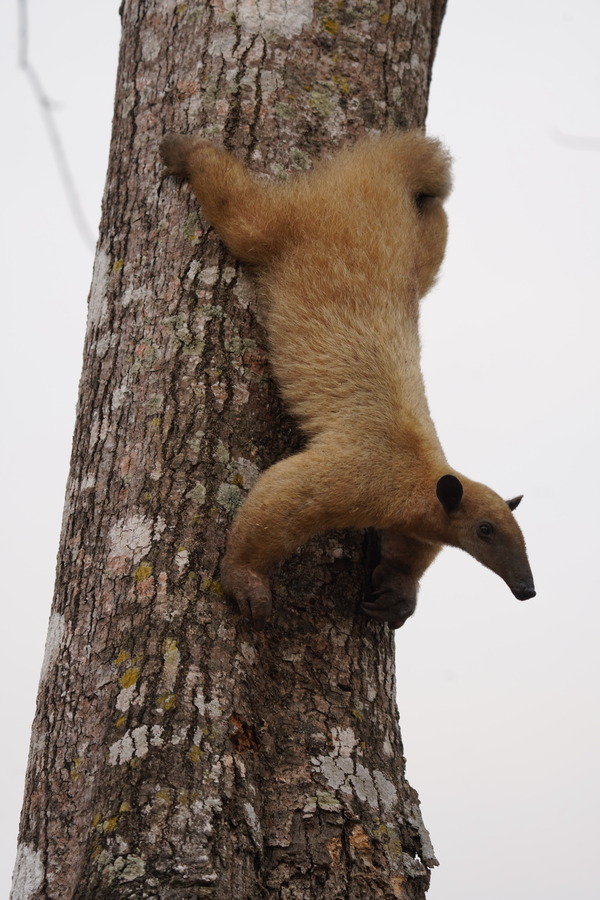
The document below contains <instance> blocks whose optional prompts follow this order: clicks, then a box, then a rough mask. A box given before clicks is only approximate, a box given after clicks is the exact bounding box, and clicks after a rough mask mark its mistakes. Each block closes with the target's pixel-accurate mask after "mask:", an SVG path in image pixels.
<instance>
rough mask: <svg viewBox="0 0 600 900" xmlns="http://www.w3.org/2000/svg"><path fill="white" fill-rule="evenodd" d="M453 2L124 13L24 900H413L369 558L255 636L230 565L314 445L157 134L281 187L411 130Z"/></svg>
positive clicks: (292, 578) (386, 636) (410, 802)
mask: <svg viewBox="0 0 600 900" xmlns="http://www.w3.org/2000/svg"><path fill="white" fill-rule="evenodd" d="M443 6H444V2H443V0H406V2H400V3H395V4H394V3H391V2H363V0H354V2H353V0H350V2H344V3H339V2H314V3H313V2H311V0H298V2H295V3H279V2H270V0H213V2H208V0H196V2H188V3H185V2H184V3H176V2H174V0H145V2H144V0H129V2H126V3H125V4H124V6H123V8H122V16H123V40H122V49H121V59H120V66H119V75H118V84H117V96H116V105H115V120H114V134H113V142H112V149H111V157H110V165H109V172H108V180H107V187H106V193H105V198H104V206H103V219H102V225H101V237H100V241H99V246H98V251H97V256H96V262H95V268H94V277H93V284H92V289H91V294H90V305H89V323H88V332H87V339H86V346H85V358H84V369H83V377H82V382H81V393H80V400H79V412H78V422H77V428H76V434H75V438H74V449H73V458H72V468H71V474H70V480H69V484H68V490H67V500H66V510H65V518H64V526H63V534H62V540H61V547H60V551H59V563H58V573H57V583H56V595H55V599H54V606H53V611H52V615H51V621H50V631H49V638H48V645H47V651H46V659H45V662H44V670H43V673H42V679H41V686H40V692H39V699H38V709H37V715H36V720H35V723H34V728H33V738H32V745H31V755H30V762H29V771H28V777H27V787H26V798H25V804H24V809H23V814H22V822H21V833H20V844H19V852H18V859H17V867H16V870H15V880H14V888H13V894H12V897H13V900H33V898H53V900H71V898H91V897H93V898H97V900H101V898H113V897H119V898H120V897H123V898H126V897H136V898H142V897H152V898H161V900H163V898H164V900H167V898H169V900H175V898H202V897H207V898H214V900H231V898H235V900H237V898H248V900H250V898H252V900H254V898H264V897H278V898H286V900H287V898H290V900H291V898H303V900H305V898H328V900H329V898H331V900H333V898H346V900H347V898H406V900H408V898H411V900H417V898H423V897H424V896H425V891H426V889H427V885H428V882H429V871H428V869H429V867H430V866H431V865H432V864H433V863H434V858H433V851H432V848H431V845H430V843H429V840H428V836H427V833H426V831H425V829H424V827H423V824H422V821H421V816H420V811H419V805H418V799H417V796H416V794H415V792H414V791H413V790H412V789H411V788H410V786H409V785H408V784H407V782H406V781H405V779H404V760H403V755H402V744H401V738H400V731H399V728H398V721H397V719H398V716H397V710H396V706H395V699H394V698H395V685H394V668H393V637H392V634H391V633H390V631H389V630H388V629H387V627H386V626H381V625H378V624H375V623H373V622H370V621H368V620H367V619H366V618H364V617H363V616H362V615H361V614H360V613H359V612H358V604H359V602H360V599H361V597H363V596H364V591H365V586H366V580H367V577H368V573H367V572H366V569H367V568H368V566H366V565H365V548H366V542H365V537H364V536H362V535H356V534H354V535H348V534H332V535H328V536H326V537H325V538H323V539H321V540H319V541H313V542H312V543H311V544H310V545H309V546H308V547H306V548H305V549H304V550H303V551H301V552H299V553H297V554H296V555H295V556H294V557H293V558H292V559H290V560H289V561H288V562H287V563H286V564H285V565H283V566H281V567H280V568H279V569H278V570H277V571H276V572H275V573H274V577H273V582H274V587H275V605H276V609H275V615H274V618H273V620H272V621H271V623H270V624H269V626H268V627H267V630H266V631H265V632H264V633H263V634H258V635H257V634H255V633H253V632H252V630H251V629H250V628H249V626H248V624H247V623H246V622H245V621H242V620H241V619H240V617H239V615H238V614H237V611H236V610H235V609H234V608H232V606H231V605H230V604H229V603H228V602H227V601H226V600H225V599H224V598H223V596H222V592H221V590H220V586H219V560H220V558H221V556H222V554H223V550H224V545H225V540H226V535H227V530H228V527H229V524H230V521H231V517H232V514H233V512H234V510H235V508H236V506H237V505H238V503H239V502H240V501H241V500H242V498H243V496H244V493H245V491H246V490H247V489H248V488H249V486H250V485H251V484H252V483H253V481H254V479H255V478H256V476H257V473H258V472H259V471H260V470H261V469H263V468H264V467H265V466H267V465H269V464H270V463H272V462H273V461H275V460H276V459H278V458H280V457H281V456H283V455H285V454H286V453H288V452H289V451H290V449H292V448H294V447H297V446H298V443H299V441H300V440H301V438H300V437H299V435H298V434H297V432H296V430H295V428H294V425H293V423H292V422H291V421H290V419H289V418H288V417H287V415H286V413H285V412H284V411H283V409H282V407H281V403H280V401H279V399H278V397H277V393H276V389H275V388H274V386H273V384H272V382H271V380H270V377H269V372H268V365H267V358H266V352H265V344H264V334H263V331H262V329H261V326H260V313H259V308H258V303H257V301H256V298H255V296H254V293H253V288H252V282H251V279H250V278H249V276H248V275H247V274H246V273H244V272H243V271H242V270H240V268H239V267H238V266H236V264H235V263H234V262H233V261H232V259H231V258H229V257H228V255H227V253H226V252H225V250H224V248H223V247H222V245H221V244H220V243H219V241H218V240H217V239H216V238H215V236H214V235H213V234H212V233H211V232H210V231H209V230H208V229H207V228H206V227H205V225H204V224H203V223H202V221H201V219H200V218H199V215H198V211H197V208H196V206H195V204H194V202H193V200H192V199H191V197H190V195H189V192H188V189H187V188H186V187H185V186H184V187H180V186H178V185H177V184H176V183H174V182H173V181H161V176H160V166H159V161H158V153H157V147H158V142H159V139H160V137H161V135H162V134H163V133H164V132H165V131H168V130H174V131H182V132H190V131H200V132H202V133H204V134H205V135H207V136H211V135H214V136H215V137H216V138H218V139H221V140H223V141H224V143H225V144H226V145H227V146H228V147H230V148H232V149H235V150H236V151H237V152H238V153H239V154H240V156H241V157H242V158H245V159H247V160H249V161H250V162H251V164H252V165H253V166H254V167H255V169H256V170H257V171H259V172H265V173H269V174H271V175H275V176H280V177H283V173H284V172H285V171H290V170H298V169H303V168H307V167H309V166H310V165H311V164H312V161H313V159H314V158H315V157H316V156H317V155H321V154H322V153H323V152H324V151H327V150H328V149H330V148H331V147H333V146H336V145H338V144H340V143H341V142H343V141H345V140H347V139H351V138H353V137H354V136H355V135H357V134H359V133H361V132H363V131H364V130H365V129H381V128H383V127H385V126H386V125H390V124H392V125H399V126H403V125H415V124H422V123H423V121H424V118H425V112H426V98H427V89H428V83H429V78H430V71H431V64H432V60H433V55H434V51H435V44H436V40H437V35H438V30H439V27H440V23H441V18H442V15H443Z"/></svg>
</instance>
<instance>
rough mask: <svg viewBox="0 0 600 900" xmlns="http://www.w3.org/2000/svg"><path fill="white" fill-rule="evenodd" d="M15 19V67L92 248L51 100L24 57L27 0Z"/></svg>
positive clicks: (92, 240)
mask: <svg viewBox="0 0 600 900" xmlns="http://www.w3.org/2000/svg"><path fill="white" fill-rule="evenodd" d="M18 22H19V24H18V29H19V67H20V68H21V69H23V71H24V72H25V75H26V76H27V79H28V81H29V84H30V85H31V89H32V90H33V93H34V96H35V99H36V100H37V102H38V105H39V107H40V110H41V112H42V118H43V121H44V127H45V129H46V132H47V134H48V137H49V139H50V144H51V146H52V151H53V153H54V158H55V159H56V164H57V166H58V171H59V174H60V178H61V181H62V183H63V187H64V189H65V194H66V195H67V201H68V204H69V207H70V209H71V213H72V215H73V218H74V220H75V224H76V226H77V230H78V231H79V234H80V235H81V238H82V240H83V241H85V243H86V244H87V246H88V247H89V248H90V249H91V250H93V249H94V247H95V244H96V241H95V238H94V235H93V233H92V231H91V229H90V227H89V225H88V223H87V220H86V218H85V214H84V212H83V209H82V207H81V203H80V200H79V195H78V193H77V188H76V187H75V182H74V180H73V176H72V174H71V169H70V167H69V163H68V160H67V155H66V153H65V149H64V147H63V143H62V139H61V136H60V132H59V130H58V126H57V124H56V121H55V118H54V112H53V108H52V101H51V100H50V98H49V97H48V95H47V94H46V92H45V90H44V88H43V85H42V82H41V81H40V78H39V77H38V74H37V72H36V71H35V69H34V68H33V66H32V65H31V63H30V62H29V59H28V43H29V41H28V38H29V30H28V19H27V0H18Z"/></svg>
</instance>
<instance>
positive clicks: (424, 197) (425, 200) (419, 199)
mask: <svg viewBox="0 0 600 900" xmlns="http://www.w3.org/2000/svg"><path fill="white" fill-rule="evenodd" d="M434 199H435V197H434V195H433V194H415V206H416V207H417V211H418V212H420V213H422V212H423V211H424V210H425V209H427V207H428V206H429V205H430V202H431V201H432V200H434Z"/></svg>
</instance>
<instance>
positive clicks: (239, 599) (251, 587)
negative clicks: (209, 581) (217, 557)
mask: <svg viewBox="0 0 600 900" xmlns="http://www.w3.org/2000/svg"><path fill="white" fill-rule="evenodd" d="M221 584H222V586H223V590H224V591H225V593H226V594H227V596H228V597H233V599H234V600H235V601H236V603H237V605H238V607H239V610H240V612H241V614H242V615H243V616H244V618H245V619H248V621H249V622H251V623H252V626H253V628H254V630H255V631H262V630H263V628H264V627H265V624H266V622H267V619H268V618H269V617H270V615H271V611H272V609H273V605H272V603H271V590H270V588H269V582H268V581H267V579H266V578H265V577H263V576H262V575H259V574H258V573H257V572H254V571H253V570H252V569H249V568H247V567H246V566H239V565H236V564H235V563H230V562H229V561H228V560H227V557H225V559H224V560H223V563H222V565H221Z"/></svg>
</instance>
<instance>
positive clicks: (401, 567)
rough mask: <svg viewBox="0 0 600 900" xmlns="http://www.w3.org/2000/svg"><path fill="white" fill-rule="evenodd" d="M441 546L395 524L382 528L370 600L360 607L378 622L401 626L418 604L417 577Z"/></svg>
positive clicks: (392, 626) (394, 626) (418, 577)
mask: <svg viewBox="0 0 600 900" xmlns="http://www.w3.org/2000/svg"><path fill="white" fill-rule="evenodd" d="M440 549H441V545H440V544H430V543H427V542H425V541H420V540H417V539H416V538H412V537H408V536H407V535H406V534H404V533H403V532H402V530H401V529H400V528H398V527H392V528H386V529H384V530H383V531H382V532H381V560H380V562H379V565H378V566H376V568H375V569H374V570H373V575H372V577H371V583H372V588H373V590H372V593H371V598H372V599H371V600H369V601H367V602H365V603H363V604H362V610H363V612H365V613H366V614H367V615H368V616H370V617H371V618H372V619H376V620H377V621H378V622H388V623H389V625H390V627H391V628H400V627H401V626H402V625H404V623H405V622H406V620H407V619H408V618H409V617H410V616H412V614H413V613H414V611H415V609H416V606H417V592H418V589H419V580H420V578H421V576H422V575H423V573H424V572H425V570H426V569H427V568H428V566H429V565H430V564H431V563H432V562H433V560H434V559H435V557H436V556H437V554H438V553H439V551H440Z"/></svg>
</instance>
